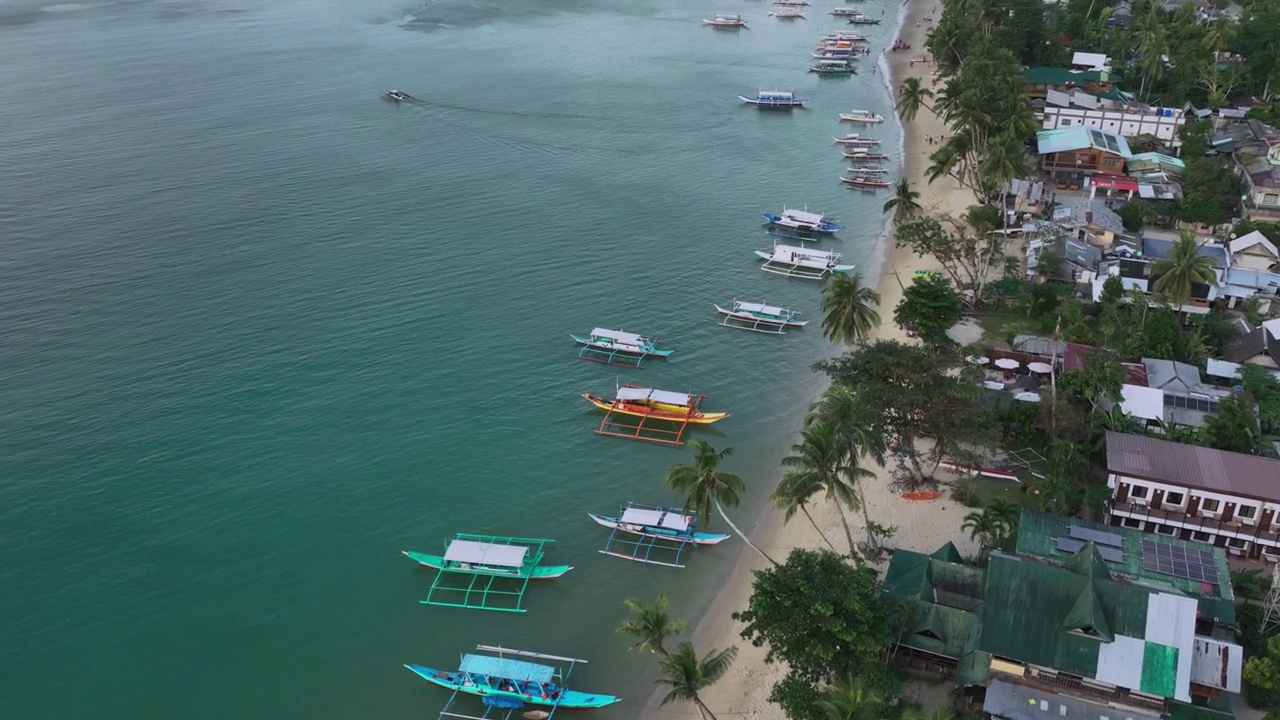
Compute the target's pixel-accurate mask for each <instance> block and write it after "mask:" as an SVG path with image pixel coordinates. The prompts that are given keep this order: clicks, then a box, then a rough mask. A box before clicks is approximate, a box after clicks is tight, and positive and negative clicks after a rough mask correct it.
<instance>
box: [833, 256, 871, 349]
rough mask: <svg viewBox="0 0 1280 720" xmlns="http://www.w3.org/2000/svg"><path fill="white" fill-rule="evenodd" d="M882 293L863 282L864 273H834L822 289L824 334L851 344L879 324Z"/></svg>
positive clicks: (836, 341)
mask: <svg viewBox="0 0 1280 720" xmlns="http://www.w3.org/2000/svg"><path fill="white" fill-rule="evenodd" d="M879 304H880V293H878V292H876V291H875V290H873V289H871V288H869V287H866V286H865V285H863V284H862V274H861V273H853V274H852V275H846V274H844V273H836V274H834V275H833V276H832V277H831V279H830V280H828V281H827V284H826V285H825V286H823V288H822V302H821V307H822V335H823V337H825V338H827V339H828V340H830V341H831V342H833V343H845V344H846V345H852V344H854V343H856V342H859V341H861V340H862V339H863V338H865V337H866V336H867V333H869V332H871V329H872V328H874V327H875V326H876V325H879V324H880V313H879V311H877V310H876V306H877V305H879Z"/></svg>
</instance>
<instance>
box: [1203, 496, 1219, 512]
mask: <svg viewBox="0 0 1280 720" xmlns="http://www.w3.org/2000/svg"><path fill="white" fill-rule="evenodd" d="M1218 504H1219V503H1218V501H1217V500H1210V499H1209V498H1205V499H1204V502H1203V503H1202V504H1201V505H1200V509H1202V510H1204V511H1205V512H1218Z"/></svg>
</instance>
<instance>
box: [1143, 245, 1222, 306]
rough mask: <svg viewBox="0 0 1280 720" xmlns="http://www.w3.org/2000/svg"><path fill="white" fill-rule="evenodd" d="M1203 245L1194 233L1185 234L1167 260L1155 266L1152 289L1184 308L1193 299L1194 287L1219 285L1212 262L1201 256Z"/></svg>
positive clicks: (1170, 250) (1174, 246) (1172, 248)
mask: <svg viewBox="0 0 1280 720" xmlns="http://www.w3.org/2000/svg"><path fill="white" fill-rule="evenodd" d="M1202 245H1203V243H1202V242H1200V240H1199V239H1197V238H1196V234H1195V233H1194V232H1191V231H1189V230H1184V231H1182V234H1181V235H1180V236H1179V237H1178V240H1177V242H1175V243H1174V244H1173V247H1171V248H1169V255H1168V257H1166V258H1164V259H1163V260H1157V261H1156V262H1155V267H1153V268H1152V271H1151V273H1152V275H1153V276H1155V282H1153V283H1152V284H1151V286H1152V289H1153V290H1155V291H1156V292H1158V293H1163V294H1165V295H1168V296H1169V298H1170V299H1171V300H1173V301H1174V302H1175V303H1177V304H1178V305H1183V304H1186V302H1187V301H1188V300H1190V299H1191V286H1192V285H1193V284H1200V285H1217V284H1218V276H1217V275H1216V274H1215V272H1214V266H1213V259H1212V258H1208V257H1205V256H1203V255H1201V254H1200V247H1201V246H1202Z"/></svg>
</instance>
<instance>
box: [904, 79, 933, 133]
mask: <svg viewBox="0 0 1280 720" xmlns="http://www.w3.org/2000/svg"><path fill="white" fill-rule="evenodd" d="M932 97H933V91H932V90H930V89H929V88H927V87H924V86H922V85H921V84H920V78H918V77H909V78H907V79H906V80H903V81H902V84H901V85H899V86H898V102H897V105H896V107H897V110H898V114H899V115H901V116H902V119H903V120H906V121H907V122H911V121H912V120H915V119H916V113H918V112H920V108H924V109H925V110H928V111H930V112H933V109H932V108H930V107H929V103H928V101H929V99H930V98H932Z"/></svg>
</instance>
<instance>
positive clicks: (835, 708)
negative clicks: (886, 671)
mask: <svg viewBox="0 0 1280 720" xmlns="http://www.w3.org/2000/svg"><path fill="white" fill-rule="evenodd" d="M886 705H887V703H885V700H884V697H883V696H881V695H880V694H879V693H878V692H876V691H875V690H873V689H871V688H869V687H867V686H866V685H865V684H864V683H863V682H862V678H858V677H853V676H851V675H846V676H844V677H841V678H839V679H838V680H836V682H835V683H834V684H832V685H829V686H828V687H826V688H824V689H823V691H822V695H821V696H820V697H819V699H818V702H817V706H818V710H819V711H820V712H821V713H822V715H823V717H825V718H826V719H827V720H880V719H881V718H882V717H883V716H884V714H885V713H884V711H885V710H886V709H887V707H886Z"/></svg>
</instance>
